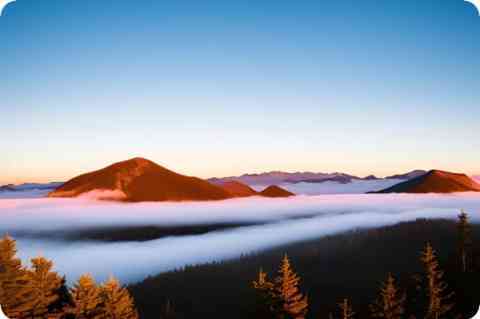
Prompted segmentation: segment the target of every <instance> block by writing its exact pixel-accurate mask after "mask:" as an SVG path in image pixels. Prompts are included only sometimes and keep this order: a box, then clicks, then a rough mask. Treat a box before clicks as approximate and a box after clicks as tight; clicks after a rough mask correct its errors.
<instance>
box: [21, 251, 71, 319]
mask: <svg viewBox="0 0 480 319" xmlns="http://www.w3.org/2000/svg"><path fill="white" fill-rule="evenodd" d="M31 262H32V269H31V270H28V271H27V278H28V287H29V291H30V294H29V295H28V297H27V298H26V300H25V303H23V304H22V306H21V307H20V309H21V311H22V313H24V314H28V316H31V317H32V318H46V317H47V314H48V312H49V307H50V306H51V305H52V304H53V303H54V302H56V301H57V300H58V299H59V298H60V296H59V294H58V290H59V289H60V287H61V285H62V278H61V277H60V276H59V275H58V274H57V273H56V272H52V267H53V263H52V262H51V261H49V260H47V259H45V258H43V257H37V258H33V259H32V260H31Z"/></svg>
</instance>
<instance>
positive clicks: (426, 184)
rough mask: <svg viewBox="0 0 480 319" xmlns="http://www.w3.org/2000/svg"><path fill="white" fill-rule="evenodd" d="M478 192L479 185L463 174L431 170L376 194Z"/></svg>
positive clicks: (479, 189)
mask: <svg viewBox="0 0 480 319" xmlns="http://www.w3.org/2000/svg"><path fill="white" fill-rule="evenodd" d="M455 192H480V184H478V183H477V182H475V181H474V180H473V179H471V178H470V177H468V176H467V175H465V174H458V173H451V172H445V171H440V170H431V171H429V172H427V173H426V174H424V175H421V176H418V177H416V178H413V179H411V180H408V181H406V182H402V183H399V184H396V185H394V186H392V187H390V188H387V189H384V190H381V191H379V192H378V193H455Z"/></svg>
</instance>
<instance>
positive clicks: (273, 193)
mask: <svg viewBox="0 0 480 319" xmlns="http://www.w3.org/2000/svg"><path fill="white" fill-rule="evenodd" d="M259 194H260V195H261V196H264V197H290V196H295V194H294V193H290V192H289V191H287V190H285V189H283V188H281V187H278V186H276V185H272V186H268V187H267V188H265V189H264V190H263V191H261V192H260V193H259Z"/></svg>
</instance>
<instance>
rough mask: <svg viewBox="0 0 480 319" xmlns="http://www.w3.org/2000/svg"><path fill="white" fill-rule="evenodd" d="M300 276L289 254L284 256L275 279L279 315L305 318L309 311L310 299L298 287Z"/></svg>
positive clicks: (299, 318)
mask: <svg viewBox="0 0 480 319" xmlns="http://www.w3.org/2000/svg"><path fill="white" fill-rule="evenodd" d="M299 282H300V277H299V276H298V275H297V274H296V273H295V272H294V271H293V269H292V267H291V265H290V261H289V260H288V257H287V255H285V256H284V257H283V260H282V264H281V266H280V269H279V271H278V276H277V277H276V278H275V281H274V288H273V291H274V294H275V297H276V298H278V302H279V306H280V309H279V317H281V318H294V319H303V318H305V316H306V314H307V312H308V300H307V297H306V296H303V294H302V293H301V292H300V289H299V287H298V285H299Z"/></svg>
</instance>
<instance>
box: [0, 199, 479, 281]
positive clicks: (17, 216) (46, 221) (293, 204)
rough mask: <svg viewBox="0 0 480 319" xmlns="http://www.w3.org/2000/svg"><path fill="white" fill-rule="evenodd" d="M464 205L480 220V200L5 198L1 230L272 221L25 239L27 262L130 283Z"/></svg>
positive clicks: (451, 212)
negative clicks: (164, 232) (160, 232)
mask: <svg viewBox="0 0 480 319" xmlns="http://www.w3.org/2000/svg"><path fill="white" fill-rule="evenodd" d="M462 208H463V209H465V210H466V211H467V212H469V213H470V215H471V216H472V219H473V220H474V221H477V222H478V221H479V220H480V218H479V216H480V195H478V194H473V193H465V194H455V195H433V194H429V195H405V194H404V195H398V194H397V195H392V194H389V195H324V196H297V197H295V198H288V199H264V198H248V199H235V200H227V201H219V202H207V203H198V202H197V203H194V202H191V203H143V204H119V203H108V202H98V201H92V200H89V199H85V198H83V199H46V198H43V199H3V200H0V215H1V216H2V223H1V225H0V233H3V232H10V233H19V232H24V233H25V232H32V233H33V234H34V233H35V232H37V231H47V232H51V233H56V232H61V231H65V230H73V229H76V228H89V227H100V226H135V225H137V226H142V225H169V226H172V225H196V224H205V223H220V222H222V223H229V222H231V223H238V222H249V223H251V222H262V223H265V222H266V224H262V225H255V226H246V227H241V228H235V229H228V230H223V231H216V232H211V233H207V234H203V235H189V236H177V237H167V238H161V239H157V240H151V241H147V242H117V243H99V242H91V241H62V240H45V239H40V238H38V239H37V238H34V237H33V238H32V237H28V236H20V237H18V236H17V240H18V243H19V248H20V254H21V257H22V258H24V259H25V260H27V259H28V258H31V257H33V256H35V255H38V254H42V255H44V256H46V257H47V258H51V259H53V260H55V263H56V265H57V269H58V270H60V271H62V272H65V274H66V275H67V277H68V279H69V280H75V279H76V278H77V277H78V276H79V275H80V274H81V273H84V272H91V273H93V274H94V275H95V276H96V277H97V279H99V280H103V279H105V278H106V277H107V276H108V275H110V274H114V275H115V276H117V277H119V278H120V279H121V280H123V281H125V282H132V281H137V280H141V279H143V278H144V277H145V276H147V275H152V274H156V273H159V272H162V271H168V270H172V269H175V268H179V267H182V266H184V265H187V264H198V263H204V262H208V261H213V260H220V259H228V258H234V257H237V256H239V255H241V254H243V253H249V252H254V251H260V250H264V249H268V248H271V247H275V246H279V245H283V244H286V243H291V242H296V241H301V240H305V239H314V238H318V237H321V236H325V235H329V234H335V233H338V232H343V231H347V230H350V229H355V228H364V227H377V226H383V225H391V224H395V223H398V222H402V221H409V220H414V219H416V218H419V217H432V218H455V217H456V215H457V214H458V213H459V210H460V209H462ZM33 236H34V235H33Z"/></svg>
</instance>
